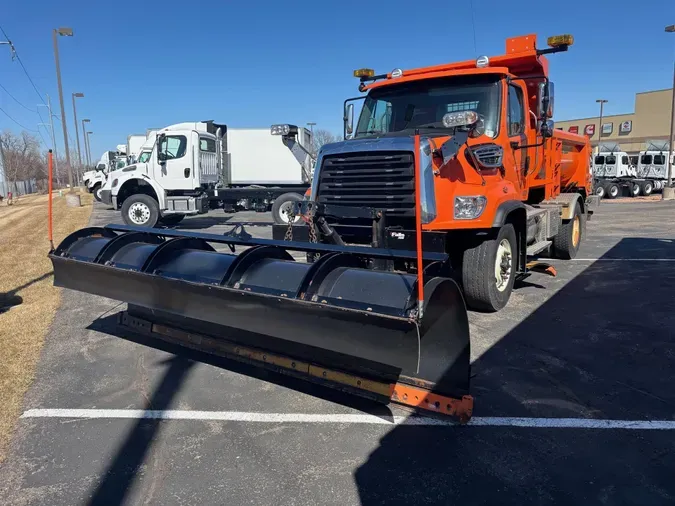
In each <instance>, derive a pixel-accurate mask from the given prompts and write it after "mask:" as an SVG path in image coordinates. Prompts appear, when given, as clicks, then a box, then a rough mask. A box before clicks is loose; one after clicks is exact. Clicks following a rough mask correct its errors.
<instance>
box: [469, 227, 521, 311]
mask: <svg viewBox="0 0 675 506" xmlns="http://www.w3.org/2000/svg"><path fill="white" fill-rule="evenodd" d="M517 266H518V241H517V238H516V231H515V229H514V228H513V225H511V224H506V225H504V226H503V227H502V228H500V229H499V233H498V234H497V237H495V238H493V239H485V240H484V241H482V242H481V243H480V244H479V245H477V246H475V247H473V248H467V249H466V250H465V251H464V257H463V260H462V284H463V286H464V296H465V297H466V303H467V306H468V307H469V308H471V309H475V310H478V311H485V312H491V313H492V312H495V311H499V310H500V309H502V308H503V307H504V306H506V303H507V302H508V301H509V298H510V297H511V292H512V291H513V283H514V282H515V279H516V268H517Z"/></svg>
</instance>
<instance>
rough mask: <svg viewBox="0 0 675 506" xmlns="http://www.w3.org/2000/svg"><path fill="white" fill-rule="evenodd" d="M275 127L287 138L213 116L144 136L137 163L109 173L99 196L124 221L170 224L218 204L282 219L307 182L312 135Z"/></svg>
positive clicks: (144, 223)
mask: <svg viewBox="0 0 675 506" xmlns="http://www.w3.org/2000/svg"><path fill="white" fill-rule="evenodd" d="M273 128H274V127H273ZM278 128H279V129H281V132H280V133H283V132H286V133H290V132H291V131H292V133H293V139H291V138H289V137H288V136H283V135H282V139H281V140H280V139H279V137H277V136H273V135H270V130H269V129H268V128H265V129H234V128H228V127H227V126H226V125H221V124H217V123H214V122H213V121H204V122H196V123H195V122H191V123H178V124H175V125H171V126H168V127H166V128H163V129H161V130H160V131H159V132H156V133H154V132H153V133H151V134H150V135H149V136H148V139H147V140H146V143H145V144H144V145H143V146H142V150H141V153H140V154H139V161H138V162H137V163H135V164H131V165H129V166H126V167H124V169H123V170H116V171H114V172H111V173H110V174H109V176H108V183H106V185H105V187H103V188H102V191H101V197H102V199H103V201H104V202H106V203H108V204H110V205H112V207H113V208H114V209H119V210H121V213H122V218H123V220H124V221H125V223H127V224H130V225H142V226H150V227H152V226H155V225H157V224H158V223H161V224H164V225H173V224H176V223H178V222H180V221H181V220H182V219H183V218H184V217H185V216H188V215H193V214H201V213H205V212H207V211H208V210H209V209H213V208H219V207H222V208H223V209H224V210H225V211H226V212H233V211H239V210H255V211H260V212H264V211H268V210H271V211H272V215H273V217H274V220H275V222H277V223H286V222H288V220H289V219H290V218H289V216H290V215H291V214H290V212H291V210H292V205H293V203H294V202H296V201H299V200H302V198H303V195H304V193H305V191H306V190H307V189H308V188H309V185H310V182H311V171H312V157H311V152H310V150H311V147H310V146H311V134H310V132H309V131H308V130H307V129H304V128H298V127H295V126H289V125H279V126H278ZM141 160H143V161H141ZM295 219H296V220H297V219H299V217H295Z"/></svg>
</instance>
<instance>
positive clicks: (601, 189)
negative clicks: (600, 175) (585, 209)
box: [595, 184, 606, 198]
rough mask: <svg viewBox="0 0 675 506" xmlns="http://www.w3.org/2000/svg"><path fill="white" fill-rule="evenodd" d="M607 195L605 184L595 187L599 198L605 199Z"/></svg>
mask: <svg viewBox="0 0 675 506" xmlns="http://www.w3.org/2000/svg"><path fill="white" fill-rule="evenodd" d="M605 193H606V191H605V185H604V184H598V186H596V187H595V194H596V195H597V196H598V197H600V198H603V197H604V196H605Z"/></svg>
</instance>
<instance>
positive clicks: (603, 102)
mask: <svg viewBox="0 0 675 506" xmlns="http://www.w3.org/2000/svg"><path fill="white" fill-rule="evenodd" d="M596 102H597V103H598V104H600V125H599V128H598V151H597V152H598V153H600V141H601V137H602V106H603V105H605V104H606V103H607V102H608V101H607V100H605V99H604V98H599V99H597V100H596Z"/></svg>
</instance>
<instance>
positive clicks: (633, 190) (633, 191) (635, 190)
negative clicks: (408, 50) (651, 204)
mask: <svg viewBox="0 0 675 506" xmlns="http://www.w3.org/2000/svg"><path fill="white" fill-rule="evenodd" d="M639 195H640V185H639V184H638V183H631V184H630V196H631V197H638V196H639Z"/></svg>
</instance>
